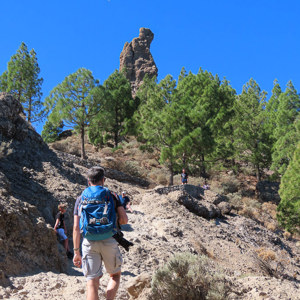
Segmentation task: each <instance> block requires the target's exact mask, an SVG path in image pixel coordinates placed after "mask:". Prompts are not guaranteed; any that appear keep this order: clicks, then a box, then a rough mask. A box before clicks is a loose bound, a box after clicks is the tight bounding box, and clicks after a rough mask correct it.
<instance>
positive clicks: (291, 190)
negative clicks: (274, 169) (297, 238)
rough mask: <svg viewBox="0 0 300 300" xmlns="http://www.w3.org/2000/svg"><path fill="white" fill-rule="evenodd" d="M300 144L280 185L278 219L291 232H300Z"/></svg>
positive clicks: (299, 143)
mask: <svg viewBox="0 0 300 300" xmlns="http://www.w3.org/2000/svg"><path fill="white" fill-rule="evenodd" d="M298 133H300V132H298ZM299 187H300V142H298V145H297V148H296V150H295V152H294V156H293V159H292V160H291V162H290V164H289V167H288V169H287V171H286V172H285V173H284V175H283V176H282V179H281V183H280V189H279V195H280V197H281V201H280V203H279V206H278V214H277V219H278V221H279V223H280V224H281V225H282V226H283V227H284V228H285V229H286V230H288V231H289V232H298V233H299V232H300V189H299Z"/></svg>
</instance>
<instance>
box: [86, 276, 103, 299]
mask: <svg viewBox="0 0 300 300" xmlns="http://www.w3.org/2000/svg"><path fill="white" fill-rule="evenodd" d="M99 281H100V277H96V278H93V279H90V280H89V281H88V282H87V284H86V300H99V297H98V289H99Z"/></svg>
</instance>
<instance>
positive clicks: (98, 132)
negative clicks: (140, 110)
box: [89, 70, 138, 147]
mask: <svg viewBox="0 0 300 300" xmlns="http://www.w3.org/2000/svg"><path fill="white" fill-rule="evenodd" d="M103 89H104V90H103V95H104V96H103V99H102V100H103V101H102V110H101V112H100V113H99V114H97V116H96V117H95V118H94V120H93V122H92V123H91V126H90V129H89V131H90V132H91V131H93V132H91V133H90V134H89V136H90V137H91V139H92V141H94V142H95V143H96V142H97V143H99V142H100V140H99V138H97V136H99V137H100V136H102V134H103V132H106V136H105V141H107V140H108V139H113V141H114V146H115V147H118V144H119V142H120V140H121V137H122V136H123V135H124V130H125V123H126V121H127V120H129V119H130V118H131V117H132V116H133V114H134V112H135V110H136V108H137V106H138V102H137V101H135V100H134V99H133V98H132V96H131V87H130V83H129V81H128V80H127V79H126V77H125V76H124V74H123V73H122V72H121V73H120V72H119V71H117V70H116V71H115V72H114V73H113V74H111V75H110V76H109V77H108V79H107V80H105V82H104V84H103Z"/></svg>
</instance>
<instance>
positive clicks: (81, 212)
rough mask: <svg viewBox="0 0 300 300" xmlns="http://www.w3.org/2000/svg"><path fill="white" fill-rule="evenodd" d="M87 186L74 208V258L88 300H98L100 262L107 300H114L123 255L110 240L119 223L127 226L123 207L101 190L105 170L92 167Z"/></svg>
mask: <svg viewBox="0 0 300 300" xmlns="http://www.w3.org/2000/svg"><path fill="white" fill-rule="evenodd" d="M87 178H88V183H89V187H88V188H86V189H85V190H84V191H83V192H82V194H81V196H80V197H78V198H77V200H76V203H75V208H74V228H73V243H74V258H73V263H74V265H75V266H76V267H80V266H81V265H82V270H83V274H84V276H85V277H86V279H87V296H86V299H87V300H95V299H98V289H99V284H100V282H99V281H100V278H101V277H102V275H103V273H102V262H103V263H104V265H105V269H106V271H107V272H108V273H109V275H110V280H109V282H108V285H107V290H106V299H110V300H111V299H114V298H115V295H116V293H117V290H118V287H119V284H120V278H121V265H122V255H121V252H120V250H119V247H118V243H117V241H116V240H115V239H114V238H113V237H112V236H113V235H114V234H115V233H116V226H117V219H118V223H119V224H121V225H123V224H127V222H128V219H127V215H126V212H125V210H124V207H123V206H122V204H121V202H120V201H119V200H118V199H113V195H112V193H111V192H110V191H109V189H107V188H104V187H103V186H104V181H105V177H104V169H103V168H101V167H92V168H91V169H90V170H89V171H88V174H87ZM80 232H82V234H83V242H82V249H81V250H82V256H81V254H80V248H79V247H80Z"/></svg>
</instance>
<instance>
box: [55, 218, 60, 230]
mask: <svg viewBox="0 0 300 300" xmlns="http://www.w3.org/2000/svg"><path fill="white" fill-rule="evenodd" d="M58 223H59V219H56V222H55V225H54V230H55V232H56V229H57V226H58Z"/></svg>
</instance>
